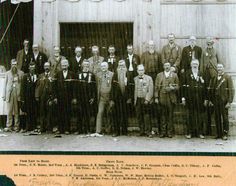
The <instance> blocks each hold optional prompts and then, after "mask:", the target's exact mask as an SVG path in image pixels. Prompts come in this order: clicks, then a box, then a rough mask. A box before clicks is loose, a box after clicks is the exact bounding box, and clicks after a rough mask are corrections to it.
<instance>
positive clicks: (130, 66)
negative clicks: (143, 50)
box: [128, 54, 134, 71]
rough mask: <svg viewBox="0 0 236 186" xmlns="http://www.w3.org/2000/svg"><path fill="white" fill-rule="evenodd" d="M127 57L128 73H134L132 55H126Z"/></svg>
mask: <svg viewBox="0 0 236 186" xmlns="http://www.w3.org/2000/svg"><path fill="white" fill-rule="evenodd" d="M128 57H129V71H134V67H133V63H132V62H133V54H131V55H130V54H128Z"/></svg>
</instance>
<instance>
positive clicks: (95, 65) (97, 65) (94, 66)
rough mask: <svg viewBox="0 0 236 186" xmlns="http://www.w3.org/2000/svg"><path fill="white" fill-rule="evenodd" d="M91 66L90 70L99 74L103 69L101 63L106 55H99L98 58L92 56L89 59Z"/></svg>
mask: <svg viewBox="0 0 236 186" xmlns="http://www.w3.org/2000/svg"><path fill="white" fill-rule="evenodd" d="M88 60H89V63H90V68H89V71H90V72H92V73H93V74H95V75H96V74H97V73H99V72H100V71H101V63H102V62H103V61H104V57H102V56H98V59H94V57H93V56H92V57H90V58H89V59H88Z"/></svg>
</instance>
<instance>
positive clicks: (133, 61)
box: [125, 45, 140, 81]
mask: <svg viewBox="0 0 236 186" xmlns="http://www.w3.org/2000/svg"><path fill="white" fill-rule="evenodd" d="M127 53H128V54H127V56H125V63H126V64H125V65H126V67H127V73H128V74H127V75H128V81H131V80H132V81H133V79H134V77H135V76H137V75H138V73H137V66H138V65H139V64H140V58H139V56H138V55H137V54H134V49H133V45H128V46H127Z"/></svg>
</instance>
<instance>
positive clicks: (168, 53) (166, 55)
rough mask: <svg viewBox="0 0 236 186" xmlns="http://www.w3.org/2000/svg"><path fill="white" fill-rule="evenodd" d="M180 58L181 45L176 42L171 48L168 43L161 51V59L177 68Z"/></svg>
mask: <svg viewBox="0 0 236 186" xmlns="http://www.w3.org/2000/svg"><path fill="white" fill-rule="evenodd" d="M180 60H181V47H180V46H179V45H177V44H174V46H173V47H172V48H171V47H170V45H169V44H167V45H165V46H164V47H163V48H162V51H161V61H162V63H163V64H164V63H165V62H166V61H168V62H170V63H171V66H174V67H177V68H179V66H180Z"/></svg>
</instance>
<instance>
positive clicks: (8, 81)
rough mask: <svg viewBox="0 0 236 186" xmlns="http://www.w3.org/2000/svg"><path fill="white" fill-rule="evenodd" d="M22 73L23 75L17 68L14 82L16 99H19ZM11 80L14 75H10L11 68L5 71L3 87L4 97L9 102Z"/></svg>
mask: <svg viewBox="0 0 236 186" xmlns="http://www.w3.org/2000/svg"><path fill="white" fill-rule="evenodd" d="M23 75H24V72H22V71H21V70H19V69H18V72H17V76H16V78H17V80H16V82H15V86H16V91H17V99H18V101H20V90H21V82H22V78H23ZM13 80H14V77H13V75H12V72H11V70H9V71H7V72H6V79H5V87H4V88H5V90H4V98H6V102H9V101H10V98H11V93H12V90H13Z"/></svg>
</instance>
